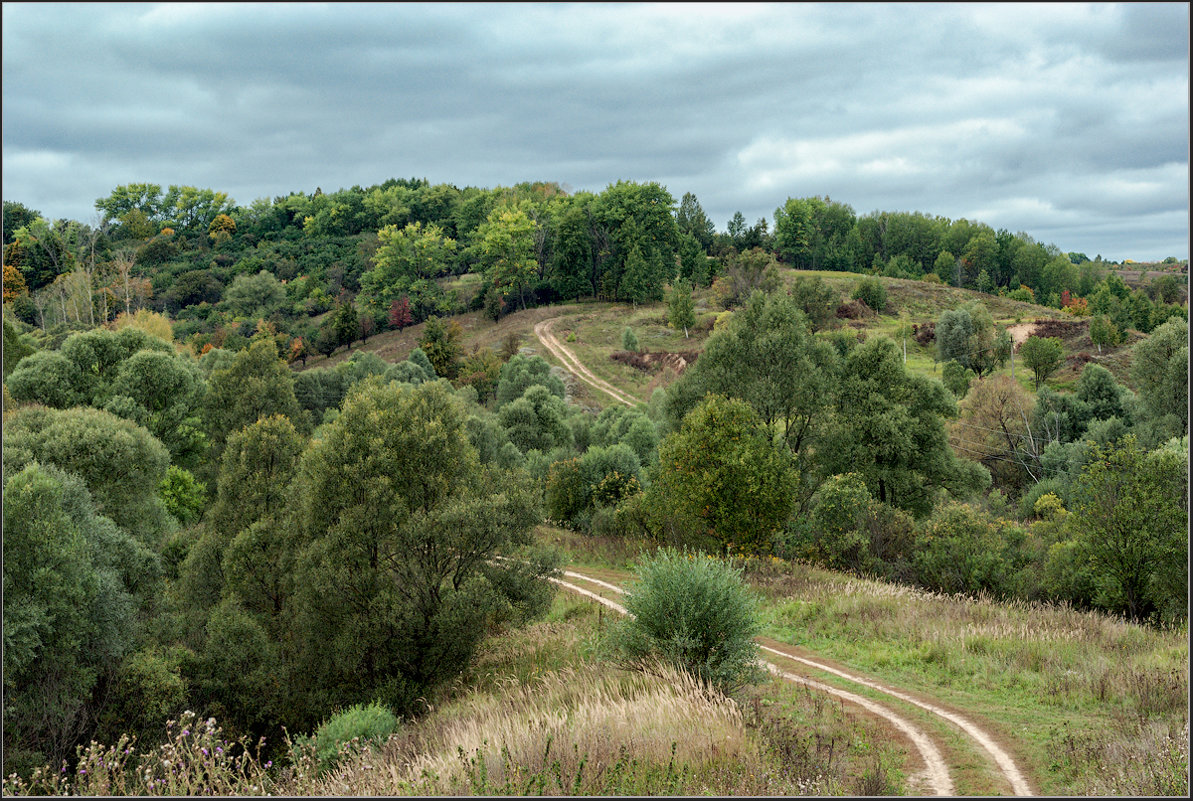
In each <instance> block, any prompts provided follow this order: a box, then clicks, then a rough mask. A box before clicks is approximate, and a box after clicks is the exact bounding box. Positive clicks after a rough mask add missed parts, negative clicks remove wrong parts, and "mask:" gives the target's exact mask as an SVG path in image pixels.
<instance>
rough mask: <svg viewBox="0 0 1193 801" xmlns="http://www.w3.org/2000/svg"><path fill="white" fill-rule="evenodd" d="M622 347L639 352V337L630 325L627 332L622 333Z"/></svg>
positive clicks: (626, 329)
mask: <svg viewBox="0 0 1193 801" xmlns="http://www.w3.org/2000/svg"><path fill="white" fill-rule="evenodd" d="M621 346H622V347H623V348H625V349H626V350H628V351H633V352H634V353H637V352H638V337H637V335H636V334H635V333H634V329H632V328H630V327H629V326H628V325H627V326H626V328H625V330H624V331H622V332H621Z"/></svg>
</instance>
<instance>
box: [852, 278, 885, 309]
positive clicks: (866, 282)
mask: <svg viewBox="0 0 1193 801" xmlns="http://www.w3.org/2000/svg"><path fill="white" fill-rule="evenodd" d="M852 297H853V299H854V300H860V301H861V302H862V303H865V304H866V305H867V306H869V307H870V308H871V309H873V310H874V311H876V312H880V311H882V310H883V309H884V308H886V285H885V284H883V283H882V281H879V280H878V279H877V278H863V279H862V280H861V281H859V282H858V285H857V287H855V288H854V290H853V295H852Z"/></svg>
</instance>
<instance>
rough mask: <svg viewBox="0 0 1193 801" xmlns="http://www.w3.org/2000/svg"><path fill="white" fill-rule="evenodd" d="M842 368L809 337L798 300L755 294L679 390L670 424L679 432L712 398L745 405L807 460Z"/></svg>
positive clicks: (673, 395) (670, 404) (671, 400)
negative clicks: (694, 411)
mask: <svg viewBox="0 0 1193 801" xmlns="http://www.w3.org/2000/svg"><path fill="white" fill-rule="evenodd" d="M835 368H836V360H835V358H834V354H833V352H832V349H831V347H830V346H829V345H827V344H825V343H823V342H820V341H819V340H817V339H816V338H814V337H813V336H812V335H811V334H809V333H808V330H807V327H806V324H805V320H804V316H803V314H802V313H801V312H800V311H799V309H797V308H796V307H795V304H794V302H793V301H792V300H791V298H789V297H787V296H785V295H781V294H773V295H764V294H762V293H760V292H759V293H755V294H754V295H752V296H751V297H750V299H749V300H748V302H747V303H746V305H745V307H744V308H742V309H741V310H740V311H738V312H735V313H734V314H733V316H732V317H731V318H730V320H729V326H728V328H726V329H725V330H723V331H718V332H715V333H714V334H713V335H712V336H711V337H709V339H708V343H707V344H706V345H705V348H704V352H703V353H702V354H701V355H700V358H699V359H697V360H696V363H695V364H693V365H692V366H691V367H689V368H688V369H687V370H685V371H684V373H683V375H681V376H680V378H679V380H678V381H676V383H675V384H673V385H672V388H671V391H669V392H668V397H667V417H668V419H669V420H670V423H671V425H672V426H673V427H678V425H679V422H680V421H681V420H682V419H683V418H684V417H685V415H687V413H688V412H689V411H690V410H691V409H692V408H693V407H694V406H695V405H696V404H697V403H698V402H699V401H700V399H702V398H703V397H704V396H705V395H707V394H709V393H714V394H719V395H724V396H725V397H729V398H740V399H742V400H744V401H745V402H746V403H748V404H749V405H750V406H751V407H752V408H753V409H754V411H755V413H757V415H758V416H759V418H760V419H761V421H762V424H763V426H764V427H765V429H766V430H767V431H768V432H771V431H773V432H774V433H776V434H779V435H781V436H782V437H783V438H784V440H785V441H786V443H787V445H788V446H789V447H790V448H791V450H792V452H793V453H796V454H799V453H800V452H801V449H802V448H803V447H804V446H805V444H807V443H808V442H809V441H811V440H812V439H813V438H814V436H815V434H816V431H817V426H818V423H819V421H820V420H822V419H823V418H824V416H825V414H826V413H827V411H828V409H829V408H830V406H829V403H828V399H829V398H830V397H831V395H832V392H831V389H832V385H833V376H834V370H835Z"/></svg>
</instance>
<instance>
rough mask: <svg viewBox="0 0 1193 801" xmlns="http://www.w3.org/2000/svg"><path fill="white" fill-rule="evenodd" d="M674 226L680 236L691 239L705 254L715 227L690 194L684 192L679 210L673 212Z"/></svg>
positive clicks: (710, 244)
mask: <svg viewBox="0 0 1193 801" xmlns="http://www.w3.org/2000/svg"><path fill="white" fill-rule="evenodd" d="M675 225H676V228H678V229H679V233H680V235H681V236H683V235H687V236H690V237H692V239H694V240H695V241H696V243H697V244H698V245H700V249H701V250H703V251H705V252H707V251H708V249H709V247H711V246H712V240H713V235H714V234H715V233H716V226H715V225H713V222H712V220H710V219H709V218H708V215H707V214H705V213H704V209H703V208H701V206H700V201H698V200H697V199H696V196H695V195H693V194H692V193H691V192H685V193H684V196H683V198H682V199H681V200H680V201H679V209H678V210H676V212H675Z"/></svg>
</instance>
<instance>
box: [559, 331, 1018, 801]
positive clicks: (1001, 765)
mask: <svg viewBox="0 0 1193 801" xmlns="http://www.w3.org/2000/svg"><path fill="white" fill-rule="evenodd" d="M536 333H537V331H536ZM563 574H564V576H566V577H568V578H572V579H578V580H581V581H586V582H589V583H591V584H594V585H596V586H598V587H601V588H604V589H605V590H606V591H608V592H613V593H616V594H618V595H621V594H623V592H624V591H623V590H622V589H621V588H620V587H618V586H617V585H615V584H611V583H609V582H607V581H601V580H600V579H596V578H590V577H588V576H585V575H584V574H582V573H577V572H575V571H571V570H565V571H564V573H563ZM554 581H555V583H557V584H558V585H560V586H561V587H563V588H564V589H567V590H569V591H571V592H574V593H577V594H579V595H583V596H586V597H588V598H592V599H594V600H596V601H597V602H599V603H601V604H603V605H605V606H607V607H609V608H610V609H613V610H614V611H616V612H619V613H620V614H628V612H627V611H626V609H625V607H623V606H621V605H620V604H618V603H616V602H614V601H611V600H610V599H608V598H605V597H603V596H602V595H600V594H599V593H597V592H593V591H590V590H587V589H584V588H583V587H580V586H577V585H575V584H572V583H570V582H566V581H563V580H560V579H554ZM759 640H760V641H759V647H760V648H762V649H763V650H764V651H766V652H768V653H771V654H774V655H776V656H778V657H780V658H782V659H785V660H791V661H792V662H795V663H798V664H801V665H804V666H807V667H810V668H813V669H815V670H820V671H824V672H826V673H830V674H832V675H835V676H838V677H840V678H844V679H847V680H848V681H852V682H854V683H856V684H858V685H861V686H864V687H868V688H870V689H872V690H877V691H878V692H881V693H883V694H885V695H889V696H891V697H892V698H897V699H899V700H900V701H903V702H905V703H908V704H912V705H914V706H917V707H920V708H921V709H924V710H926V711H927V712H929V713H930V714H933V715H936V716H937V717H940V718H942V719H944V720H946V721H948V722H949V723H951V724H952V725H954V726H956V727H957V728H958V729H960V730H961V731H962V732H963V733H964V734H965V735H966V736H967V737H969V738H970V739H971V740H973V741H974V742H975V743H976V744H977V745H978V747H979V748H980V749H981V750H982V751H984V752H985V753H986V754H987V755H989V757H990V758H991V759H992V761H993V763H994V765H995V767H996V769H997V771H998V773H999V774H1000V775H1001V777H1002V779H1003V781H1002V782H1001V783H1002V784H1004V785H1005V788H1006V790H1004V792H1005V791H1009V792H1010V793H1012V794H1014V795H1033V794H1034V793H1033V792H1032V789H1031V787H1030V786H1029V785H1028V783H1027V780H1026V779H1025V778H1024V775H1023V773H1022V771H1020V770H1019V768H1018V766H1017V765H1016V764H1015V761H1014V760H1013V759H1012V758H1011V756H1010V755H1009V754H1008V753H1007V752H1006V751H1005V750H1004V749H1003V748H1002V747H1001V746H1000V745H999V744H998V743H997V742H996V741H995V739H994V737H992V736H991V735H990V734H988V733H987V732H985V731H984V730H982V729H981V728H979V727H978V726H977V725H975V724H974V723H973V722H972V721H971V720H969V719H968V718H966V717H964V716H962V715H960V714H958V713H956V712H954V711H952V710H949V709H946V708H945V707H944V706H943V705H941V704H939V703H936V702H934V701H933V700H931V699H924V698H921V697H917V695H915V694H912V693H909V692H903V691H900V690H896V689H893V688H890V687H887V686H885V685H884V684H882V683H880V682H878V681H875V680H873V679H870V678H868V677H865V676H862V675H860V674H858V673H856V672H855V671H852V670H849V669H847V668H843V667H838V666H836V665H834V664H832V663H830V662H829V661H828V660H824V659H821V658H819V657H816V658H810V657H808V656H803V655H801V654H800V653H799V651H800V650H802V649H796V648H793V647H792V646H788V645H785V644H783V643H779V642H777V641H773V640H763V639H762V638H759ZM767 643H772V644H767ZM774 646H779V647H777V648H776V647H774ZM767 669H768V670H770V672H771V673H773V674H775V675H777V676H779V677H781V678H783V679H785V680H787V681H792V682H796V683H799V684H803V685H805V686H808V687H810V688H812V689H815V690H818V691H821V692H825V693H828V694H831V695H835V696H837V697H838V698H840V699H842V700H843V701H845V702H846V703H849V704H853V705H854V706H859V707H861V708H862V709H865V710H866V711H867V712H869V713H870V714H872V715H875V716H877V717H879V718H882V719H884V720H885V721H887V722H888V723H890V724H891V725H893V726H894V727H895V728H896V729H898V730H899V732H900V733H901V734H902V735H903V737H904V738H905V739H906V740H907V741H908V742H909V743H910V744H911V745H912V746H913V747H914V749H915V751H916V752H917V753H918V754H919V759H920V762H921V763H922V768H921V769H920V770H918V771H916V772H914V773H911V774H910V775H909V776H908V784H909V785H910V787H909V789H911V790H913V791H918V792H923V793H925V794H934V795H939V796H951V795H953V794H954V793H955V790H954V787H953V780H952V777H951V775H950V771H949V768H948V765H947V763H946V762H945V759H944V756H943V755H942V752H941V748H940V747H939V746H938V744H937V742H936V741H935V740H934V739H933V738H932V736H931V735H929V734H928V733H927V732H925V731H924V730H923V729H921V728H919V727H917V726H915V725H914V724H912V723H911V722H909V721H908V720H907V719H905V718H903V717H902V716H900V715H898V714H897V713H895V712H894V711H892V710H891V709H890V708H889V707H887V706H885V705H884V704H882V703H880V702H878V701H875V700H873V699H870V698H865V697H862V696H859V695H856V694H854V693H851V692H849V691H847V690H842V689H840V688H837V687H832V686H829V685H827V684H822V683H821V682H818V681H815V680H813V679H810V678H808V677H806V676H801V675H797V674H794V673H790V672H788V671H786V670H783V669H782V668H780V667H778V666H777V665H775V664H773V662H768V663H767Z"/></svg>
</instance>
